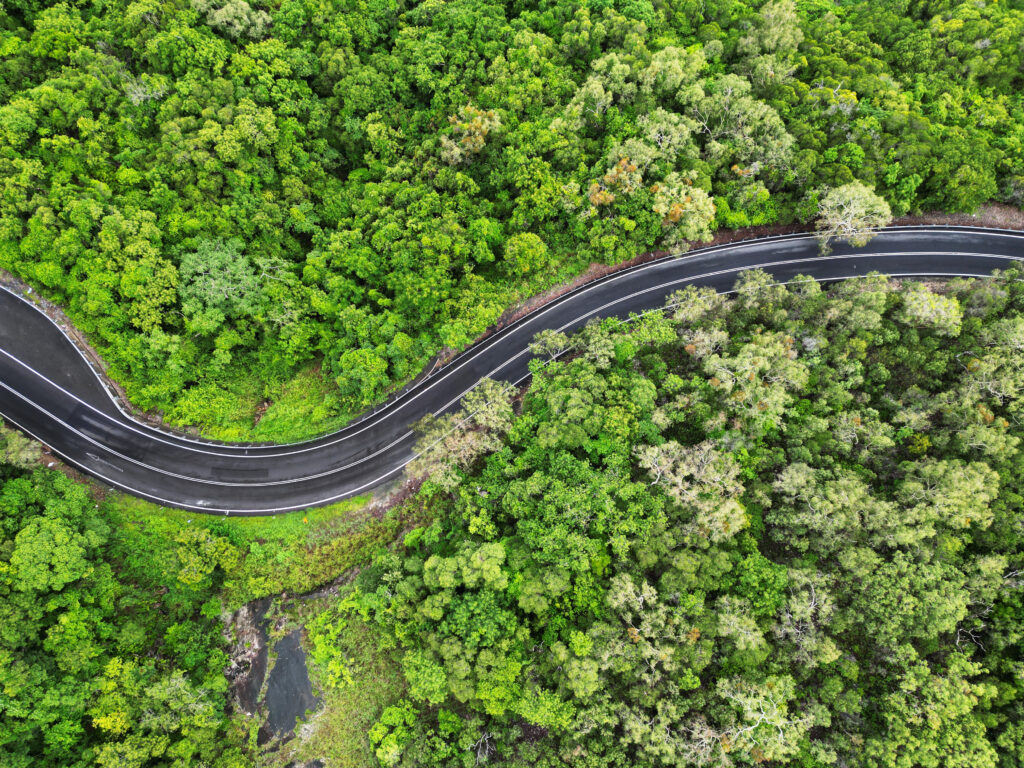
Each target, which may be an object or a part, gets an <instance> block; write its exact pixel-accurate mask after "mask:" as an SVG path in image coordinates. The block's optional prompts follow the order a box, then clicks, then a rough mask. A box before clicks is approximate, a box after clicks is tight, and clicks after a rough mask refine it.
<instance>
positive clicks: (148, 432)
mask: <svg viewBox="0 0 1024 768" xmlns="http://www.w3.org/2000/svg"><path fill="white" fill-rule="evenodd" d="M915 231H916V230H915ZM995 234H999V233H995ZM1001 236H1006V235H1001ZM813 237H814V235H806V234H805V235H799V236H794V237H791V238H788V240H797V239H807V238H813ZM1018 237H1019V238H1020V237H1021V236H1018ZM768 242H770V243H775V242H779V241H778V240H772V241H768ZM751 244H758V245H764V244H765V241H761V240H750V241H746V243H741V244H737V245H743V246H749V245H751ZM730 247H736V246H730ZM706 250H709V249H705V251H706ZM696 254H697V252H691V253H687V254H686V255H685V256H683V257H681V258H680V259H678V260H685V259H687V258H690V257H692V256H694V255H696ZM925 255H947V256H948V255H954V256H956V255H958V256H970V257H975V258H991V259H1009V260H1019V259H1018V257H1015V256H1005V255H1002V254H985V253H970V252H959V251H957V252H939V251H934V250H927V251H885V252H880V253H872V254H845V255H835V254H832V255H829V256H812V257H804V258H800V259H788V260H781V261H772V262H762V263H760V264H752V265H747V266H744V267H730V268H726V269H720V270H716V271H714V272H708V273H703V274H700V275H693V276H690V277H686V278H680V279H678V280H674V281H671V282H667V283H661V284H659V285H657V286H652V287H650V288H646V289H643V290H641V291H636V292H634V293H632V294H629V295H628V296H620V297H617V298H616V299H614V300H612V301H610V302H607V303H605V304H603V305H602V306H601V307H598V308H597V309H594V310H591V311H589V312H587V313H584V314H583V315H579V316H577V317H576V318H574V319H573V320H570V321H569V322H567V323H565V324H564V325H562V326H561V327H560V328H559V329H558V330H562V329H564V328H567V327H569V326H571V325H575V324H576V323H578V322H580V321H582V320H585V319H586V318H589V317H592V316H594V315H595V314H596V313H598V312H600V311H602V310H604V309H607V308H608V307H610V306H614V305H615V304H617V303H620V302H622V301H625V300H628V299H631V298H635V297H636V296H639V295H642V294H644V293H651V292H654V291H659V290H663V289H664V288H665V287H670V286H675V285H680V284H683V283H686V282H692V281H694V280H700V279H704V278H707V277H717V276H721V275H723V274H732V273H736V272H743V271H746V270H750V269H761V268H766V267H773V266H785V265H789V264H799V263H812V262H820V261H846V260H850V259H861V258H874V257H880V258H890V257H896V256H925ZM669 260H672V259H669V258H666V259H664V260H661V261H660V262H650V263H649V264H646V265H641V266H642V267H651V266H654V265H656V264H657V265H660V264H664V263H666V261H669ZM631 274H637V272H623V273H620V274H619V275H617V276H614V277H616V279H621V278H622V277H625V276H627V275H631ZM605 284H606V283H601V285H605ZM597 287H599V286H597V285H591V286H590V287H589V288H587V289H586V290H591V289H593V288H597ZM586 290H583V291H581V292H580V293H579V294H574V296H578V295H583V293H585V292H586ZM12 295H16V294H12ZM19 298H20V297H19ZM22 300H23V301H24V299H22ZM30 306H33V305H30ZM554 308H555V306H554V305H549V306H548V307H547V308H546V309H544V310H541V311H539V312H537V313H536V314H533V315H528V316H527V317H525V318H523V320H524V321H528V322H524V323H523V324H522V325H521V326H520V327H519V328H517V329H516V332H517V333H518V332H521V331H523V329H524V328H525V327H526V326H527V325H529V324H530V323H533V322H535V321H537V320H539V319H540V318H541V317H542V316H543V315H544V314H546V313H547V312H548V311H550V310H552V309H554ZM44 317H47V316H46V315H44ZM47 319H49V318H48V317H47ZM517 322H518V321H517ZM508 328H512V326H508ZM58 329H59V326H58ZM506 340H507V339H506ZM75 349H76V350H77V349H78V348H77V346H76V347H75ZM484 351H486V350H484V349H480V350H478V351H477V352H476V353H475V354H473V355H471V356H469V357H467V358H466V359H465V360H464V361H462V362H461V363H460V364H459V365H458V366H455V367H454V368H452V369H451V370H448V371H446V372H445V373H444V374H442V375H440V376H439V377H438V378H436V379H435V380H434V381H433V382H431V384H430V385H429V386H428V387H425V388H424V389H423V390H421V391H420V392H418V393H416V395H415V396H413V397H412V398H411V399H409V400H408V401H407V402H403V403H402V405H406V404H407V403H411V402H413V401H415V400H416V399H417V398H419V397H421V396H423V395H425V394H427V393H428V392H431V391H432V390H434V389H435V388H436V387H438V386H439V385H441V384H442V383H444V382H445V380H446V379H447V378H449V377H450V376H451V375H452V374H454V373H455V371H456V370H458V368H460V367H462V366H463V365H465V364H466V363H468V362H470V361H471V360H472V359H473V358H474V357H476V356H478V355H480V354H482V353H483V352H484ZM528 353H529V348H528V347H526V348H524V349H523V350H521V351H520V352H518V353H517V354H515V355H513V356H512V357H511V358H508V359H507V360H505V361H503V362H502V363H501V365H499V366H497V367H496V368H494V369H492V370H491V371H490V372H489V373H488V374H487V375H486V376H484V377H481V378H490V377H491V376H492V375H494V374H495V373H496V372H497V371H500V370H501V369H502V368H504V367H506V366H507V365H509V364H511V363H512V362H514V361H515V360H518V359H519V358H520V357H522V356H523V355H525V354H528ZM0 354H3V355H5V356H6V357H8V358H10V359H11V360H13V361H15V362H16V363H18V364H19V365H21V366H22V367H24V368H25V369H27V370H29V371H31V372H32V373H34V374H35V375H36V376H38V377H39V378H41V379H43V380H44V381H46V382H47V383H49V384H50V385H51V386H53V387H55V388H56V389H59V390H60V391H61V392H63V393H64V394H65V395H67V396H68V397H69V398H71V399H73V400H75V401H77V402H78V403H80V404H82V405H83V406H84V407H86V408H88V409H90V410H92V411H94V412H95V413H97V414H98V415H99V416H100V418H104V419H107V420H109V421H110V422H112V423H113V424H116V425H117V426H119V427H121V428H123V429H127V430H129V431H131V432H135V433H136V434H139V435H143V436H145V437H147V438H149V439H152V440H154V441H156V442H159V443H163V444H164V445H169V446H172V447H176V448H179V449H181V450H185V451H191V452H193V453H201V454H203V455H206V456H217V457H223V458H231V459H240V458H241V459H252V460H263V459H276V458H282V457H287V456H295V455H298V454H300V453H306V452H309V451H314V450H316V451H318V450H321V449H326V448H330V447H333V446H335V445H339V444H341V443H344V442H347V441H348V440H351V439H352V438H354V437H356V436H357V435H359V434H361V433H362V432H365V431H366V430H368V429H370V428H371V427H372V426H374V424H376V423H377V422H379V421H381V420H382V419H383V416H382V418H381V419H377V420H376V421H374V422H373V423H369V422H368V423H366V425H365V426H363V427H361V428H360V429H359V430H357V431H355V432H352V433H350V434H346V435H344V436H343V437H339V438H338V439H337V440H333V441H330V442H325V443H322V444H318V445H312V444H311V443H312V442H313V441H305V442H303V443H295V444H294V445H303V446H306V447H303V448H296V449H294V450H289V451H283V452H278V453H260V454H257V455H252V454H245V453H239V452H237V451H239V450H244V449H236V451H233V452H230V453H222V452H219V451H215V450H210V449H205V448H196V447H192V446H191V445H182V444H181V443H180V442H176V441H170V440H167V439H165V438H164V437H163V436H162V433H160V432H158V431H156V430H152V428H149V427H146V428H145V430H142V429H139V428H137V427H136V426H135V425H136V424H138V422H136V421H135V420H134V419H130V423H124V422H121V421H119V420H117V419H115V418H114V417H113V416H111V415H110V414H108V413H105V412H104V411H101V410H99V409H98V408H96V407H95V406H93V405H91V404H90V403H87V402H85V401H84V400H82V399H81V398H80V397H78V396H77V395H75V394H74V393H72V392H69V391H68V390H67V389H65V388H64V387H62V386H60V385H59V384H57V383H56V382H54V381H52V380H50V379H49V378H47V377H46V376H45V375H43V374H42V373H40V372H39V371H37V370H35V369H34V368H33V367H32V366H30V365H28V364H27V363H25V362H24V361H22V360H20V359H19V358H17V357H15V356H14V355H11V354H10V353H8V352H7V351H6V350H2V349H0ZM79 354H81V352H80V351H79ZM478 383H479V380H478V381H477V382H474V383H473V384H472V385H471V386H470V387H468V388H467V389H465V390H464V391H462V392H461V393H460V394H459V395H457V396H456V397H454V398H453V399H452V400H450V401H448V403H446V404H445V405H444V406H442V407H441V408H439V409H437V410H435V411H432V413H435V414H436V413H440V412H443V411H445V410H447V409H448V408H450V407H451V406H452V405H453V404H455V403H456V402H458V401H459V400H461V399H462V398H463V397H465V396H466V395H467V394H468V393H469V392H471V391H473V389H475V388H476V386H477V384H478ZM397 407H398V403H397V401H396V402H395V403H393V404H391V405H389V407H388V410H389V411H393V410H394V409H395V408H397ZM381 413H382V414H384V412H383V411H382V412H381ZM385 415H386V414H385ZM140 426H143V427H145V425H140ZM342 431H344V428H342V430H339V432H342ZM409 434H411V432H406V433H404V434H402V435H401V436H399V437H398V438H396V439H395V441H394V442H392V443H391V444H390V445H394V443H395V442H400V441H401V440H404V439H405V438H406V437H407V436H408V435H409ZM321 439H322V438H321ZM189 442H193V444H194V445H198V446H205V445H209V444H208V443H200V442H196V441H189ZM390 445H389V446H386V447H385V448H383V449H381V450H386V448H387V447H390ZM379 452H380V451H378V452H376V453H374V454H371V455H370V456H366V457H363V459H360V460H359V461H364V460H366V459H368V458H372V457H373V456H376V455H377V454H378V453H379ZM357 463H358V462H357ZM348 466H352V465H351V464H350V465H346V468H347V467H348Z"/></svg>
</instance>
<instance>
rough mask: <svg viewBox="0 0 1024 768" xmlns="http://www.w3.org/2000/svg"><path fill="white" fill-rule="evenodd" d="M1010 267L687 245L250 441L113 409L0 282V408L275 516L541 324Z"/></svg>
mask: <svg viewBox="0 0 1024 768" xmlns="http://www.w3.org/2000/svg"><path fill="white" fill-rule="evenodd" d="M1020 261H1024V233H1020V232H1012V231H1004V230H991V229H980V228H968V227H959V228H958V227H950V228H946V227H913V228H891V229H887V230H885V231H883V232H881V233H880V234H879V235H878V236H876V237H875V238H874V239H873V240H872V241H871V242H870V243H869V244H868V245H867V246H866V247H864V248H850V247H848V246H846V245H843V244H837V245H836V247H835V248H834V250H833V252H832V253H831V254H829V255H828V256H824V257H823V256H820V255H819V253H818V248H817V243H816V241H815V240H814V238H813V237H812V236H810V235H785V236H780V237H775V238H765V239H761V240H749V241H746V242H741V243H735V244H731V245H724V246H715V247H712V248H706V249H701V250H698V251H691V252H690V253H687V254H685V255H683V256H680V257H667V258H664V259H660V260H658V261H654V262H649V263H647V264H643V265H640V266H637V267H634V268H632V269H629V270H626V271H623V272H619V273H616V274H614V275H609V276H608V277H605V278H603V279H601V280H598V281H595V282H592V283H589V284H587V285H585V286H583V287H582V288H579V289H577V290H575V291H573V292H571V293H568V294H565V295H564V296H561V297H560V298H558V299H557V300H555V301H553V302H551V303H549V304H546V305H545V306H543V307H541V308H540V309H538V310H536V311H535V312H533V313H531V314H529V315H527V316H525V317H523V318H522V319H520V320H518V321H516V322H515V323H513V324H511V325H509V326H507V327H505V328H503V329H502V330H501V331H499V332H497V333H494V334H492V335H491V336H489V337H487V338H486V339H484V340H483V341H482V342H480V343H478V344H477V345H476V346H474V347H472V348H470V349H469V350H467V351H466V352H465V353H463V354H462V355H461V356H459V357H458V358H456V359H455V360H453V361H452V362H451V363H449V364H448V365H447V366H445V367H444V368H441V369H439V370H438V371H437V372H435V373H434V374H432V375H431V376H429V377H427V378H426V379H424V380H422V381H420V382H419V383H418V384H417V385H416V386H414V387H412V388H410V389H409V390H407V391H406V392H404V393H402V394H401V396H399V397H397V398H396V399H394V400H392V401H391V402H389V403H387V404H386V405H385V406H383V407H381V408H379V409H377V410H376V411H375V412H373V413H372V414H369V415H367V416H365V417H364V418H362V419H360V420H358V421H357V422H355V423H353V424H351V425H349V426H347V427H345V428H344V429H341V430H339V431H338V432H335V433H333V434H331V435H326V436H324V437H321V438H318V439H316V440H311V441H308V442H303V443H294V444H291V445H263V446H248V447H247V446H240V445H225V444H220V443H213V442H207V441H199V440H192V439H188V438H184V437H180V436H175V435H172V434H169V433H166V432H163V431H161V430H158V429H154V428H152V427H149V426H147V425H144V424H141V423H139V422H137V421H135V420H134V419H132V418H130V417H129V416H127V415H125V414H124V413H123V412H122V411H121V410H120V408H119V406H118V405H117V404H116V403H115V402H114V400H113V399H112V398H111V397H110V395H109V394H108V393H107V390H106V389H105V387H104V385H103V384H102V383H101V381H100V380H99V379H98V377H97V376H96V374H95V373H94V372H93V370H92V368H91V367H90V366H89V365H88V363H87V362H86V361H85V358H84V357H83V356H82V355H81V353H80V352H79V351H78V349H77V347H75V346H74V345H73V344H72V343H71V341H69V340H68V339H67V337H66V336H64V334H63V333H62V331H61V330H60V329H59V328H58V327H57V326H56V325H55V324H54V323H52V322H51V321H50V320H49V318H47V317H46V316H45V315H43V314H42V313H41V312H40V311H39V310H37V309H36V308H35V307H34V306H33V305H31V304H29V303H28V302H26V301H24V300H23V299H21V298H18V297H17V296H15V295H14V294H12V293H10V292H8V291H6V290H0V415H2V416H3V418H4V420H5V421H7V422H8V423H10V424H14V425H16V426H18V427H20V428H21V429H23V430H24V431H25V432H27V433H29V434H31V435H33V436H34V437H36V438H37V439H39V440H40V441H42V442H43V443H45V444H46V445H48V446H50V447H51V448H52V449H53V451H54V452H56V453H57V454H59V455H60V456H61V457H63V458H64V459H65V460H66V461H68V462H69V463H70V464H72V465H74V466H76V467H78V468H80V469H81V470H83V471H84V472H86V473H88V474H90V475H92V476H94V477H96V478H97V479H99V480H101V481H103V482H104V483H107V484H108V485H111V486H115V487H117V488H120V489H122V490H124V491H127V492H128V493H131V494H134V495H136V496H141V497H143V498H146V499H150V500H152V501H155V502H157V503H159V504H163V505H165V506H170V507H179V508H183V509H190V510H195V511H199V512H209V513H217V514H237V515H262V514H272V513H277V512H286V511H290V510H295V509H302V508H304V507H313V506H318V505H322V504H328V503H331V502H334V501H338V500H340V499H344V498H347V497H349V496H354V495H358V494H360V493H365V492H367V491H369V490H371V489H373V488H375V487H377V486H380V485H381V484H383V483H385V482H386V481H388V480H390V479H393V478H394V477H396V476H397V475H399V474H400V473H401V471H402V468H403V467H404V466H405V464H406V463H408V462H409V460H410V459H411V458H412V457H413V445H414V442H415V438H414V436H413V434H412V432H411V431H410V425H411V424H413V423H415V422H416V421H418V420H419V419H420V418H421V417H423V416H424V415H426V414H428V413H434V414H440V413H444V412H446V411H450V410H453V409H455V408H457V407H458V403H459V400H460V399H461V398H462V396H463V395H464V394H466V392H468V391H469V390H470V389H472V388H473V387H474V386H475V385H476V383H477V382H478V381H479V380H480V379H481V378H484V377H488V378H492V379H497V380H501V381H507V382H511V383H516V382H519V381H521V380H523V379H525V378H526V377H527V375H528V368H527V362H528V360H529V358H530V353H529V351H528V349H527V347H528V344H529V343H530V341H531V340H532V338H533V336H534V335H535V334H536V333H538V332H539V331H541V330H543V329H545V328H554V329H556V330H562V331H566V332H570V331H573V330H576V329H578V328H581V327H582V326H584V325H585V324H586V323H587V322H588V321H589V320H591V319H593V318H601V317H609V316H616V317H620V318H627V317H629V315H630V314H631V313H641V312H645V311H650V310H655V309H658V308H660V307H662V306H664V304H665V301H666V298H667V297H668V296H669V295H670V294H671V293H672V292H674V291H676V290H679V289H680V288H683V287H684V286H686V285H706V286H711V287H712V288H715V289H716V290H718V291H722V292H725V291H729V290H730V289H731V288H732V287H733V284H734V283H735V280H736V277H737V275H738V273H739V272H742V271H743V270H746V269H752V268H755V267H759V268H761V269H764V270H765V271H767V272H769V273H770V274H772V275H773V276H774V277H775V279H776V280H778V281H779V282H786V281H789V280H791V279H792V278H793V277H795V276H796V275H810V276H811V277H814V278H815V279H817V280H821V281H834V280H842V279H847V278H851V277H856V276H860V275H864V274H867V273H868V272H872V271H876V272H883V273H886V274H889V275H893V276H908V277H909V276H916V277H924V276H943V277H944V276H956V275H959V276H975V277H986V276H989V275H990V274H991V273H992V271H993V270H995V269H1006V268H1007V267H1010V266H1012V265H1013V264H1014V263H1016V262H1020Z"/></svg>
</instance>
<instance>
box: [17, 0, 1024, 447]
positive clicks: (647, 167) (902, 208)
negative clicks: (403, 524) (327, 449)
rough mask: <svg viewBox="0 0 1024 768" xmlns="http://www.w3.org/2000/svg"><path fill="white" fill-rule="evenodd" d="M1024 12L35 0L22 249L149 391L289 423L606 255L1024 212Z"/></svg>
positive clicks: (338, 415)
mask: <svg viewBox="0 0 1024 768" xmlns="http://www.w3.org/2000/svg"><path fill="white" fill-rule="evenodd" d="M1021 7H1022V5H1021V2H1020V0H1008V1H1004V2H987V3H976V2H952V1H951V0H928V1H920V2H918V1H917V0H915V1H914V2H907V1H906V0H884V1H879V2H853V1H850V2H842V3H832V2H822V1H819V0H800V2H796V3H794V2H792V0H771V1H770V2H767V3H762V2H760V0H751V1H750V2H741V1H740V0H700V1H697V0H659V1H658V2H651V0H590V2H584V3H580V2H562V1H559V0H542V1H540V2H535V1H526V0H523V1H522V2H508V3H499V2H494V1H492V0H455V1H454V2H440V1H439V0H428V1H427V2H411V1H410V0H336V1H335V2H319V0H317V1H314V0H282V2H263V1H262V0H253V2H251V3H250V2H247V1H246V0H165V1H163V2H161V1H160V0H136V1H134V2H129V0H75V1H74V2H61V3H50V2H39V1H37V0H10V1H9V2H7V3H5V4H4V6H3V9H2V10H0V103H2V104H3V106H2V107H0V177H2V178H3V179H4V191H3V194H2V195H0V267H2V268H5V269H9V270H11V271H13V272H15V273H17V274H18V275H19V276H21V277H24V278H26V279H28V280H30V281H31V282H32V283H33V284H35V285H36V286H37V287H40V288H42V289H43V290H44V291H45V292H46V294H47V295H49V296H50V297H51V298H53V299H55V300H57V301H58V302H60V303H61V304H62V305H64V306H65V307H66V308H67V310H68V312H69V314H70V316H71V317H72V319H73V320H74V322H75V323H76V324H77V325H78V326H79V327H81V328H82V329H83V330H84V331H86V332H87V333H88V335H89V336H90V338H91V339H92V340H93V341H94V343H95V344H96V345H97V346H98V347H99V349H100V351H101V352H102V353H103V355H104V356H105V357H106V358H107V360H108V361H109V362H110V364H111V371H112V373H113V375H114V376H115V377H116V378H117V379H118V380H119V381H121V382H123V384H124V385H125V386H126V388H127V390H128V392H129V394H130V396H131V398H132V399H133V400H134V401H135V402H136V403H137V404H138V405H140V406H141V407H143V408H146V409H149V408H157V409H161V410H162V411H163V412H164V414H165V416H166V418H167V419H168V420H169V421H171V422H173V423H178V424H188V423H192V424H198V425H200V426H201V427H202V429H203V430H204V431H206V432H207V433H208V434H211V435H213V436H218V437H222V438H235V439H280V440H291V439H295V438H297V437H301V436H305V435H308V434H311V433H314V432H318V431H322V430H324V429H327V428H329V427H332V426H337V425H338V424H339V423H340V422H341V421H343V420H345V419H346V418H349V417H351V415H353V414H354V413H356V412H358V411H359V410H361V409H362V408H364V407H365V406H367V405H368V404H370V403H373V402H376V401H379V400H380V399H381V398H382V397H383V396H384V395H385V393H386V392H388V391H389V390H390V389H392V388H393V387H394V386H395V385H396V384H397V383H399V382H402V381H405V380H408V379H409V378H410V377H411V376H413V375H415V374H416V373H417V372H418V371H419V370H420V369H421V368H422V367H423V365H424V363H425V362H426V361H427V360H428V359H429V358H430V357H431V356H433V355H434V354H435V353H437V352H438V351H439V350H442V349H445V348H449V349H454V348H459V347H462V346H464V345H465V344H467V343H468V342H469V341H470V340H471V339H473V338H474V337H475V336H476V335H477V334H479V333H480V332H481V331H483V330H484V329H485V327H486V326H487V325H488V324H490V323H492V322H493V321H494V320H495V319H496V318H497V317H498V316H499V315H500V313H501V312H502V311H503V310H504V309H505V308H506V307H508V306H510V305H511V304H513V303H515V302H516V301H518V300H520V299H523V298H525V297H528V296H530V295H531V294H532V293H534V292H536V291H538V290H540V289H543V288H545V287H547V286H550V285H552V284H554V283H557V282H559V281H560V280H564V279H567V278H569V277H572V276H573V275H575V274H578V273H579V272H580V271H581V270H582V269H584V268H585V267H586V265H588V264H590V263H592V262H600V263H614V262H617V261H621V260H624V259H628V258H632V257H633V256H635V255H636V254H637V253H640V252H643V251H645V250H649V249H651V248H656V247H661V248H674V247H681V246H682V245H683V244H684V243H686V242H689V241H699V240H701V239H703V238H705V237H707V236H708V234H709V233H710V232H711V231H712V230H713V229H715V228H717V227H727V228H733V227H741V226H745V225H750V224H765V223H774V222H791V221H795V220H799V221H807V220H808V219H810V218H812V217H813V216H814V215H815V214H816V213H817V212H818V211H819V208H820V205H821V203H822V202H823V201H824V200H825V199H826V197H827V193H828V192H829V191H830V190H834V189H837V188H843V187H845V186H846V185H847V184H849V183H852V182H855V181H857V182H862V183H863V184H864V185H866V187H868V188H871V187H873V188H874V189H875V190H876V191H877V193H878V194H879V195H881V196H882V197H883V198H884V200H885V201H886V203H887V207H888V209H890V210H891V211H892V212H893V213H894V214H895V215H900V214H902V213H906V212H908V211H909V212H914V211H920V210H947V211H972V210H974V209H976V208H977V207H978V205H980V204H981V203H982V202H985V201H988V200H999V201H1004V202H1009V203H1011V204H1013V205H1016V206H1019V205H1020V204H1021V202H1022V199H1024V198H1022V196H1024V134H1022V131H1024V128H1022V126H1024V112H1022V96H1021V94H1022V92H1024V88H1022V86H1024V80H1022V70H1021V66H1020V65H1021V57H1022V52H1021V48H1020V41H1021V39H1024V13H1022V11H1021ZM314 370H315V371H316V373H313V371H314ZM296 375H299V379H297V380H295V381H292V379H293V377H295V376H296ZM313 379H319V381H316V382H314V381H313ZM267 399H270V400H274V401H283V402H287V403H288V408H287V410H289V411H294V412H301V413H302V414H303V419H301V420H299V421H296V420H294V419H289V418H288V417H287V415H281V414H279V413H275V412H273V410H272V411H271V412H270V413H269V417H270V418H269V421H267V423H266V424H263V423H262V422H261V424H260V425H258V426H256V427H253V422H254V415H255V414H257V413H259V412H261V410H262V408H263V407H264V406H265V400H267ZM272 408H273V406H272ZM278 410H279V411H281V410H285V409H283V408H279V409H278Z"/></svg>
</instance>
